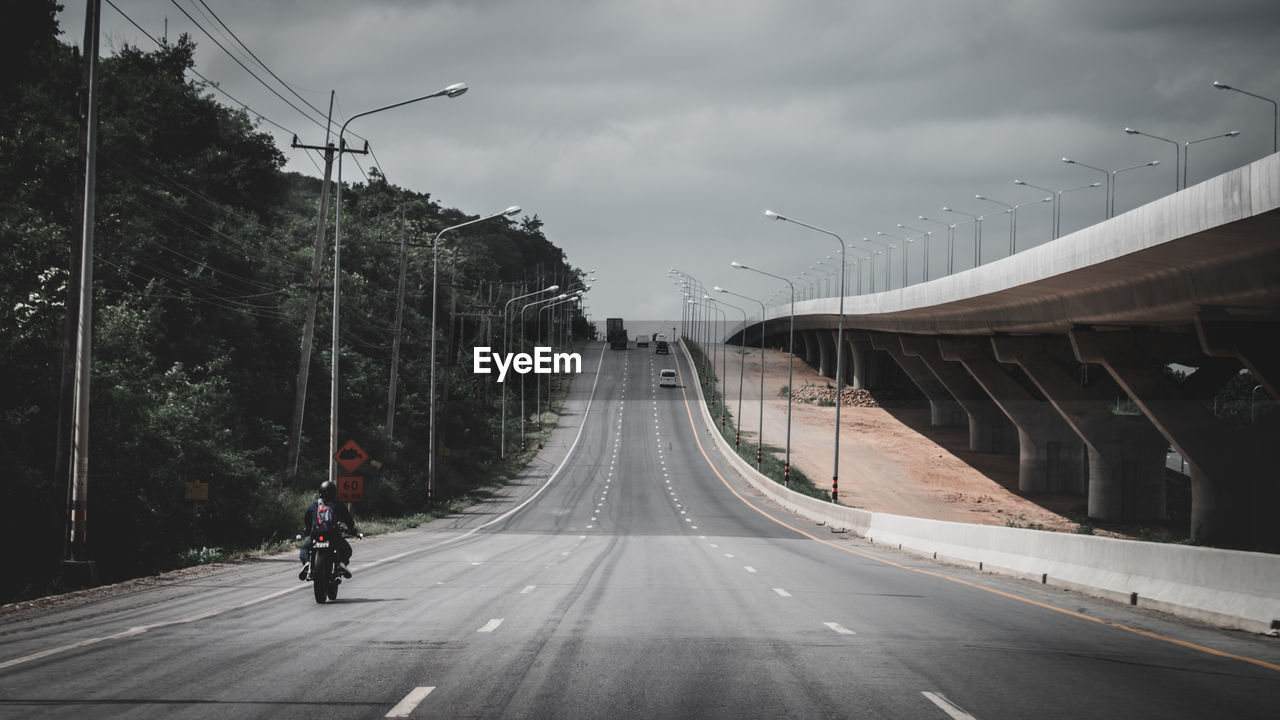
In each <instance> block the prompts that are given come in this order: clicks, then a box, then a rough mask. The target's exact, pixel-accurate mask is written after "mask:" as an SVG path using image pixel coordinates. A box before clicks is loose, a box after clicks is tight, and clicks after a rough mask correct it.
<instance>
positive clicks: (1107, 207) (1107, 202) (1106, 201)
mask: <svg viewBox="0 0 1280 720" xmlns="http://www.w3.org/2000/svg"><path fill="white" fill-rule="evenodd" d="M1062 162H1064V163H1066V164H1068V165H1079V166H1080V167H1085V168H1089V169H1090V170H1097V171H1098V172H1100V173H1102V177H1103V180H1104V181H1105V182H1106V183H1107V196H1106V197H1104V198H1102V207H1103V215H1104V217H1103V219H1104V220H1106V219H1107V218H1110V217H1111V173H1109V172H1107V171H1106V170H1103V169H1102V168H1100V167H1094V166H1092V165H1086V164H1085V163H1082V162H1080V161H1079V160H1072V159H1071V158H1065V157H1064V158H1062Z"/></svg>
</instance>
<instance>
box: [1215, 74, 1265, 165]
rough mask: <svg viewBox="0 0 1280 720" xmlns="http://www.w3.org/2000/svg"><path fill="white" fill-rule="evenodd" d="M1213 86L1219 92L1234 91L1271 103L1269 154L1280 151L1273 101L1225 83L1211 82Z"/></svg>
mask: <svg viewBox="0 0 1280 720" xmlns="http://www.w3.org/2000/svg"><path fill="white" fill-rule="evenodd" d="M1213 86H1214V87H1216V88H1218V89H1219V90H1234V91H1236V92H1238V93H1240V94H1241V95H1248V96H1249V97H1251V98H1257V99H1259V100H1263V101H1265V102H1269V103H1271V152H1276V151H1277V150H1280V129H1278V124H1277V114H1276V101H1275V100H1272V99H1271V98H1268V97H1262V96H1261V95H1254V94H1253V93H1251V92H1249V91H1248V90H1241V89H1240V88H1238V87H1232V86H1230V85H1227V84H1226V83H1220V82H1218V81H1217V80H1214V81H1213Z"/></svg>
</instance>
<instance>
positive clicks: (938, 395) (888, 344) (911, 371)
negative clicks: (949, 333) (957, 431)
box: [871, 333, 967, 427]
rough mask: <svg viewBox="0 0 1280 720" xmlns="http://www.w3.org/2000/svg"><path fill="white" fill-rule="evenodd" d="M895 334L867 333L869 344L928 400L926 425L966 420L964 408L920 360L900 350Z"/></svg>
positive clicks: (938, 425) (944, 425)
mask: <svg viewBox="0 0 1280 720" xmlns="http://www.w3.org/2000/svg"><path fill="white" fill-rule="evenodd" d="M900 338H901V336H898V335H882V334H878V333H877V334H872V335H871V346H872V347H873V348H875V349H876V350H883V351H885V352H887V353H889V357H891V358H893V360H894V362H896V363H898V367H900V368H902V371H903V372H904V373H906V374H907V377H909V378H911V382H913V383H915V385H916V387H918V388H920V392H922V393H924V396H925V397H926V398H927V399H928V400H929V424H930V425H932V426H934V427H959V426H962V425H964V424H965V423H966V422H967V419H966V418H965V413H964V408H962V407H960V403H958V402H956V400H955V398H953V397H951V394H950V393H948V392H947V388H946V386H945V385H943V384H942V383H941V382H939V381H938V378H937V377H936V376H935V375H934V374H933V372H932V371H931V370H929V366H928V365H925V364H924V361H923V360H921V359H920V358H918V357H915V356H913V355H907V354H906V353H904V352H903V351H902V340H901V339H900Z"/></svg>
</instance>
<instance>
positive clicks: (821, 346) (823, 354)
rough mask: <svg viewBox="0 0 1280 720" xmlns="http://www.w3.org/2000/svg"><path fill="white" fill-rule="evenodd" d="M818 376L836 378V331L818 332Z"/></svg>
mask: <svg viewBox="0 0 1280 720" xmlns="http://www.w3.org/2000/svg"><path fill="white" fill-rule="evenodd" d="M815 334H816V335H817V337H818V351H819V352H818V357H819V365H818V374H819V375H821V376H822V377H825V378H831V379H832V380H834V379H835V377H836V332H835V331H834V330H818V331H817V332H816V333H815Z"/></svg>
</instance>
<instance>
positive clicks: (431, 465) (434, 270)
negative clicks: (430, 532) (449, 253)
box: [427, 205, 520, 505]
mask: <svg viewBox="0 0 1280 720" xmlns="http://www.w3.org/2000/svg"><path fill="white" fill-rule="evenodd" d="M519 212H520V206H519V205H512V206H511V207H509V208H507V209H506V210H503V211H502V212H496V213H494V214H492V215H486V216H484V217H479V218H475V219H474V220H468V221H466V222H464V223H458V224H457V225H453V226H451V227H447V228H445V229H443V230H441V231H440V232H438V233H436V236H435V239H433V240H432V241H431V351H430V352H431V380H430V393H431V395H430V398H429V399H428V401H427V405H428V407H429V408H430V409H429V410H428V411H427V435H428V436H429V437H428V438H427V452H428V453H430V454H429V455H428V457H427V504H428V505H430V504H431V503H432V501H433V500H434V499H435V490H436V307H437V306H438V305H439V304H440V303H439V302H438V300H439V298H437V297H436V284H437V279H438V277H439V267H440V263H439V257H440V252H439V251H440V238H441V237H442V236H443V235H444V234H445V233H447V232H450V231H452V230H457V229H458V228H464V227H466V226H468V225H475V224H476V223H479V222H484V221H485V220H492V219H494V218H499V217H511V216H512V215H515V214H517V213H519Z"/></svg>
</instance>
